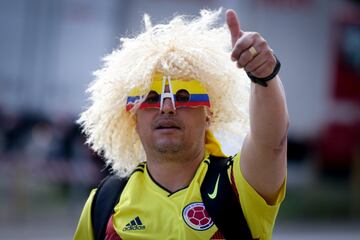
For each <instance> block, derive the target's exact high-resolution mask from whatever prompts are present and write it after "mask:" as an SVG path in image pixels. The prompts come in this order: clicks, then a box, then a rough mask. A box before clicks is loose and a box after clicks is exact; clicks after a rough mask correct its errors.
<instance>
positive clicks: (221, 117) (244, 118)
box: [78, 9, 250, 175]
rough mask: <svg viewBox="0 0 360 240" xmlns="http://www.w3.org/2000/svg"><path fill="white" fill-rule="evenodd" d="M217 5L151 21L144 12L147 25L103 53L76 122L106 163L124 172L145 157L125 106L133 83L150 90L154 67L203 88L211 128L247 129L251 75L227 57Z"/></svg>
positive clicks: (224, 131) (229, 132) (226, 133)
mask: <svg viewBox="0 0 360 240" xmlns="http://www.w3.org/2000/svg"><path fill="white" fill-rule="evenodd" d="M220 15H221V9H219V10H218V11H208V10H202V11H201V12H200V17H198V18H193V19H189V18H186V17H184V16H177V17H175V18H173V19H172V20H171V21H170V22H169V23H168V24H158V25H155V26H152V24H151V22H150V19H149V17H148V15H145V16H144V25H145V30H144V32H143V33H141V34H139V35H138V36H137V37H134V38H121V39H120V40H121V44H120V47H119V48H118V49H115V50H114V51H113V52H112V53H110V54H109V55H107V56H105V57H104V59H103V60H104V65H103V67H102V68H101V69H99V70H97V71H95V72H94V75H95V80H94V81H93V82H92V83H91V84H90V87H89V89H88V92H89V94H90V106H89V107H88V108H87V109H86V110H85V111H84V112H83V113H81V116H80V118H79V120H78V123H80V124H81V126H82V128H83V131H84V132H85V134H86V135H87V143H88V144H89V145H90V146H91V147H92V149H93V150H94V151H96V152H97V153H99V154H100V155H102V156H103V157H104V158H105V159H106V163H107V165H110V166H111V167H112V169H113V170H114V171H115V172H117V173H118V174H119V175H125V174H127V173H128V172H129V171H131V170H132V169H134V167H136V165H137V164H138V163H139V162H141V161H144V160H146V159H145V153H144V150H143V147H142V145H141V142H140V139H139V136H138V134H137V133H136V129H135V125H136V120H135V117H134V116H133V115H134V111H132V112H126V111H125V106H126V100H127V96H128V94H129V92H130V91H131V90H132V89H133V88H135V87H136V88H139V89H141V90H142V91H144V92H146V91H149V88H150V84H151V81H152V76H153V75H154V73H158V72H160V73H163V74H167V75H170V76H171V77H172V78H173V77H174V78H191V79H196V80H198V81H200V82H201V83H202V84H203V86H204V87H205V88H206V89H207V92H208V94H209V97H210V102H211V112H212V117H211V127H210V129H211V131H212V132H214V133H217V134H218V135H221V136H222V138H224V139H225V138H226V139H227V140H229V142H231V139H229V138H230V136H234V133H237V134H240V135H241V134H244V133H245V132H247V130H248V101H249V85H250V84H249V79H248V78H247V76H246V74H245V72H244V71H243V70H241V69H238V68H237V67H236V64H235V63H233V62H231V60H230V51H231V45H230V44H231V40H230V33H229V31H228V29H227V27H226V26H225V25H221V26H215V25H216V21H217V20H218V19H219V16H220Z"/></svg>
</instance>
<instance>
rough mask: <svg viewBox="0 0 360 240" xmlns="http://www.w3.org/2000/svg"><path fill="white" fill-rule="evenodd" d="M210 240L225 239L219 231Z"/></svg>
mask: <svg viewBox="0 0 360 240" xmlns="http://www.w3.org/2000/svg"><path fill="white" fill-rule="evenodd" d="M210 239H225V237H224V235H222V234H221V232H220V231H219V230H217V232H216V233H215V234H214V235H213V236H212V237H211V238H210Z"/></svg>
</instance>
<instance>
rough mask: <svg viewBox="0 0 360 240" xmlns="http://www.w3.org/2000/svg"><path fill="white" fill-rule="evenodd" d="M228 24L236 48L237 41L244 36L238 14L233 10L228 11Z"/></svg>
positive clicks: (232, 42)
mask: <svg viewBox="0 0 360 240" xmlns="http://www.w3.org/2000/svg"><path fill="white" fill-rule="evenodd" d="M226 23H227V25H228V27H229V30H230V34H231V44H232V46H234V45H235V43H236V41H237V40H238V39H239V38H240V37H241V36H242V35H243V32H242V31H241V28H240V21H239V19H238V17H237V14H236V12H235V11H234V10H233V9H228V10H227V11H226Z"/></svg>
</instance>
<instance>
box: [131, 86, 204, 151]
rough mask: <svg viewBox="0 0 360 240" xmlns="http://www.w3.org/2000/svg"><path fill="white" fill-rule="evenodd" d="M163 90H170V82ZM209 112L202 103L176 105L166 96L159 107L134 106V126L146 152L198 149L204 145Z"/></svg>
mask: <svg viewBox="0 0 360 240" xmlns="http://www.w3.org/2000/svg"><path fill="white" fill-rule="evenodd" d="M165 92H169V86H166V87H165ZM148 97H150V98H151V95H150V94H149V96H148ZM209 112H210V111H209V109H208V107H205V106H198V107H182V108H177V109H175V108H174V104H173V102H172V100H171V98H165V99H164V101H163V103H162V108H161V109H159V108H143V109H138V110H137V112H136V119H137V124H136V130H137V132H138V134H139V136H140V139H141V141H142V144H143V146H144V149H145V151H146V152H149V151H156V152H158V153H170V154H171V153H178V152H181V151H197V150H200V149H201V148H203V147H204V143H205V131H206V129H207V128H208V127H209V114H208V113H209Z"/></svg>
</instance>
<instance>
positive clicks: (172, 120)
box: [151, 116, 184, 129]
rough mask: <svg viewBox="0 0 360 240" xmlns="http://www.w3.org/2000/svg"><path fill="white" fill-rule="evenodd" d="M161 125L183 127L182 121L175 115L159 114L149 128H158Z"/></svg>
mask: <svg viewBox="0 0 360 240" xmlns="http://www.w3.org/2000/svg"><path fill="white" fill-rule="evenodd" d="M161 127H174V128H179V129H182V128H183V127H184V124H183V122H182V121H180V120H179V119H177V118H176V117H173V116H160V117H158V118H156V119H155V120H154V121H153V122H152V124H151V128H152V129H158V128H161Z"/></svg>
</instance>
